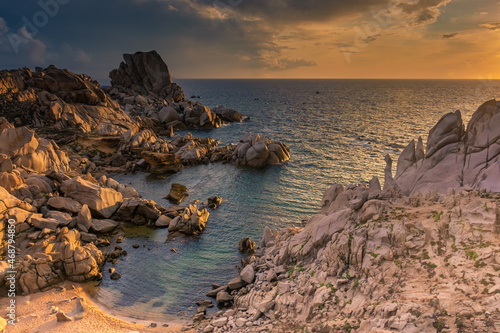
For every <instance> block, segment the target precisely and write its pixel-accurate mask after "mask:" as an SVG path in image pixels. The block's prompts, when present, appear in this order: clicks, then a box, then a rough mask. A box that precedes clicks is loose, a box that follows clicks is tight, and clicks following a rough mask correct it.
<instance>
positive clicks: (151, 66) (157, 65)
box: [109, 51, 184, 102]
mask: <svg viewBox="0 0 500 333" xmlns="http://www.w3.org/2000/svg"><path fill="white" fill-rule="evenodd" d="M123 59H124V60H125V61H124V62H122V63H121V64H120V67H119V68H118V69H114V70H112V71H111V72H110V73H109V77H110V78H111V85H112V86H113V87H116V86H118V87H123V88H127V89H130V90H133V91H135V92H138V93H155V94H156V95H157V96H160V97H163V98H171V99H172V100H174V101H175V102H180V101H183V100H184V93H183V92H182V89H181V88H180V87H179V86H178V85H176V84H175V83H172V78H171V76H170V73H169V71H168V67H167V65H166V64H165V62H164V61H163V59H162V58H161V57H160V55H159V54H158V53H157V52H156V51H150V52H137V53H135V54H124V55H123Z"/></svg>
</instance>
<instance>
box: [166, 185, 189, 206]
mask: <svg viewBox="0 0 500 333" xmlns="http://www.w3.org/2000/svg"><path fill="white" fill-rule="evenodd" d="M187 192H188V189H187V187H186V186H184V185H182V184H176V183H174V184H172V186H171V187H170V192H169V193H168V195H167V196H166V197H165V199H167V200H168V201H170V202H171V203H173V204H176V205H178V204H180V203H181V201H182V200H183V199H184V198H185V197H186V196H187V195H188V194H187Z"/></svg>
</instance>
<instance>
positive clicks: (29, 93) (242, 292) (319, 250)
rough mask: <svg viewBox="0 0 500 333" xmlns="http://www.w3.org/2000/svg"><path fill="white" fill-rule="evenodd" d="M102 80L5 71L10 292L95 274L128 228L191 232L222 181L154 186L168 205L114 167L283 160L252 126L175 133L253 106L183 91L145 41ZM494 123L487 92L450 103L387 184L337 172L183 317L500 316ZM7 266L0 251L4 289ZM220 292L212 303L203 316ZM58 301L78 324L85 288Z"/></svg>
mask: <svg viewBox="0 0 500 333" xmlns="http://www.w3.org/2000/svg"><path fill="white" fill-rule="evenodd" d="M110 78H111V83H112V86H111V87H101V86H100V84H99V83H98V82H97V81H95V80H93V79H92V78H90V77H88V76H86V75H83V74H75V73H72V72H70V71H69V70H66V69H58V68H57V67H55V66H49V67H48V68H45V69H42V68H37V69H35V71H32V70H31V69H29V68H23V69H18V70H10V71H1V72H0V116H1V118H0V196H1V199H0V214H2V221H3V223H2V224H1V225H0V238H1V239H2V243H1V244H2V246H1V249H0V253H1V254H2V255H3V258H8V256H7V254H8V239H9V237H11V235H12V233H9V230H10V229H9V226H10V225H11V224H12V225H13V228H14V229H15V230H14V231H15V235H14V236H12V237H13V239H14V240H15V244H16V263H15V268H16V272H17V275H16V277H15V284H16V288H15V289H16V291H17V293H18V294H22V295H29V294H33V293H36V292H41V291H46V290H50V289H51V288H53V287H54V286H57V285H60V284H61V283H63V282H64V281H71V282H78V283H86V282H88V281H95V280H100V279H102V276H103V274H107V272H103V269H102V268H103V265H104V263H105V262H110V263H112V264H116V263H117V262H118V260H119V259H120V258H121V257H123V256H127V255H133V254H132V253H127V251H124V250H123V248H122V247H121V246H120V242H121V241H122V240H123V237H124V233H123V231H122V226H124V225H126V224H132V225H148V226H151V227H154V228H168V231H169V237H178V236H182V237H183V236H192V235H198V236H199V235H201V234H202V232H203V230H204V229H205V226H206V224H207V223H210V222H209V218H210V211H211V210H213V209H217V207H218V206H219V205H221V203H222V202H223V201H222V198H219V197H217V193H214V196H213V197H210V198H189V197H188V196H186V194H187V192H188V189H186V188H185V187H184V188H183V187H182V184H175V185H176V186H175V187H174V186H173V187H172V189H171V191H170V193H165V195H167V194H168V196H167V198H168V199H169V200H170V201H171V202H172V203H173V204H174V205H173V206H170V207H163V206H161V205H159V204H158V203H156V202H154V201H152V200H148V199H145V198H141V196H140V195H139V193H138V192H137V191H136V190H135V189H134V188H133V187H131V186H129V185H126V184H120V183H118V182H117V181H115V180H114V179H112V178H109V177H108V176H107V175H108V174H109V173H127V172H136V171H145V172H149V173H151V174H153V175H156V176H162V175H164V174H169V173H175V172H178V171H179V170H181V169H182V168H185V167H190V166H192V165H197V164H208V163H232V164H234V166H235V167H243V168H264V167H267V166H273V165H279V164H281V163H283V162H286V161H287V160H289V159H290V154H291V152H290V150H289V149H288V147H287V146H286V145H285V144H284V143H282V142H278V141H273V140H272V139H270V138H266V137H265V136H263V135H260V134H255V133H248V134H246V135H244V136H243V137H242V138H241V139H240V140H239V142H238V143H237V144H235V145H229V146H224V147H219V142H218V141H215V140H213V139H211V138H210V137H206V138H204V139H199V138H194V137H193V136H192V134H191V133H187V134H185V135H183V136H180V135H179V134H176V133H175V131H185V130H210V129H214V128H217V127H219V126H220V125H221V124H223V123H230V122H241V121H245V120H248V118H246V117H245V116H244V115H242V114H241V113H239V112H238V111H236V110H232V109H230V108H226V107H223V106H220V107H216V108H214V109H210V108H208V107H206V106H203V105H202V104H201V103H198V102H196V103H195V102H192V101H190V100H188V99H186V98H185V96H184V93H183V91H182V89H181V88H180V87H179V86H178V85H177V84H175V83H173V82H172V79H171V76H170V73H169V70H168V67H167V65H166V64H165V63H164V62H163V60H162V59H161V57H160V56H159V55H158V53H157V52H155V51H151V52H138V53H136V54H126V55H124V62H122V63H121V64H120V65H119V67H118V68H117V69H115V70H113V71H111V73H110ZM499 119H500V103H499V102H496V101H489V102H486V103H485V104H483V105H481V106H480V107H479V109H478V110H477V111H476V112H475V114H474V115H473V116H472V118H471V120H470V122H469V124H468V125H467V128H465V126H464V124H463V123H462V120H461V116H460V113H459V112H455V113H449V114H446V115H445V116H443V118H442V119H441V120H440V121H439V122H438V123H437V124H436V126H434V128H433V129H431V131H430V132H429V137H428V139H427V146H426V147H425V149H424V146H423V140H422V139H421V138H420V139H419V140H418V143H417V144H415V142H414V141H412V142H410V144H409V145H408V146H407V147H406V148H405V149H404V151H403V152H402V154H401V155H400V157H399V160H398V163H397V171H396V174H395V176H394V177H393V175H392V160H391V159H390V157H389V156H387V158H386V162H387V167H386V172H385V180H384V186H383V187H382V186H381V184H380V182H379V180H378V179H377V178H376V177H374V178H373V179H372V180H371V181H370V182H369V184H351V185H347V186H343V185H341V184H334V185H332V186H331V187H330V188H329V189H328V190H327V191H326V192H325V193H324V195H323V199H322V202H321V206H320V207H319V211H318V214H317V215H314V216H313V217H311V218H310V219H309V220H308V222H307V224H306V225H305V227H303V228H298V227H297V228H285V229H282V230H271V229H269V228H267V227H266V229H265V230H264V233H263V236H262V239H261V240H260V242H257V244H255V243H254V242H253V241H252V240H250V239H248V238H244V239H242V241H241V242H240V244H239V248H240V251H241V252H244V253H246V254H247V255H248V256H247V257H246V259H245V260H244V261H243V262H242V267H241V270H240V272H239V273H238V274H236V272H235V278H234V279H232V280H231V281H228V283H227V285H224V286H215V285H214V289H213V290H207V297H208V298H212V299H214V300H215V302H213V301H212V300H211V299H204V300H200V301H199V302H198V303H197V305H198V309H197V311H196V312H197V313H196V315H195V316H194V318H193V323H192V324H189V325H186V326H184V328H183V329H184V330H191V331H196V332H263V331H271V332H294V331H298V332H337V331H338V332H346V331H349V332H350V331H352V332H373V333H375V332H386V331H387V332H389V331H404V332H423V331H425V332H441V331H447V332H473V331H474V329H479V330H482V329H483V328H484V329H486V328H489V327H496V329H500V326H499V325H500V324H498V323H499V320H500V312H499V309H500V289H499V287H498V286H499V285H500V278H499V273H498V272H499V271H500V247H499V237H500V206H499V204H498V202H499V199H500V197H499V196H498V193H497V192H498V186H499V185H498V184H500V171H499V170H500V149H499V147H500V141H499V140H500V134H499V133H500V127H499V125H498V124H499V121H498V120H499ZM186 197H187V198H189V202H188V200H187V199H186ZM198 199H202V200H205V201H203V202H199V201H198ZM9 221H14V222H13V223H10V222H9ZM201 237H202V236H201ZM235 245H237V244H235ZM172 250H175V249H172ZM9 270H10V265H9V262H8V261H6V260H3V261H0V293H1V294H2V295H3V294H6V293H7V290H8V286H9V282H8V279H7V278H8V271H9ZM112 270H113V271H112V272H111V271H110V272H109V273H110V274H112V275H113V276H112V278H113V279H119V278H120V272H118V271H117V270H115V269H114V268H112ZM122 274H123V272H122ZM214 303H215V304H217V305H219V306H220V307H221V310H220V311H218V312H216V313H215V314H214V315H213V316H208V317H207V312H206V310H207V308H209V307H212V306H214ZM56 312H57V313H56V317H57V320H58V321H78V320H81V319H82V318H83V317H85V316H86V315H87V313H88V310H87V307H86V306H85V302H84V301H82V300H79V301H78V303H77V304H75V308H74V310H73V311H71V312H69V313H64V312H62V311H56ZM1 325H2V323H1V322H0V330H1V329H2V326H1ZM492 325H493V326H492ZM495 325H496V326H495Z"/></svg>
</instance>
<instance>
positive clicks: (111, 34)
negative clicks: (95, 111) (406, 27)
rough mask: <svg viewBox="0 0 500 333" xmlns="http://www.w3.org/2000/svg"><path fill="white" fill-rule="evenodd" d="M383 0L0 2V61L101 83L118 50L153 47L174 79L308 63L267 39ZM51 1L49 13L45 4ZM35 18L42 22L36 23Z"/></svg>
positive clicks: (365, 9)
mask: <svg viewBox="0 0 500 333" xmlns="http://www.w3.org/2000/svg"><path fill="white" fill-rule="evenodd" d="M389 1H390V0H353V1H344V0H333V1H320V0H312V1H298V0H276V1H264V0H215V1H212V0H171V1H160V0H107V1H97V0H87V1H77V0H41V1H36V0H24V1H3V2H2V3H1V4H0V18H2V19H3V20H4V21H3V20H2V22H0V65H2V66H1V67H3V68H5V67H8V68H17V67H23V66H26V65H28V66H30V67H34V66H47V65H49V64H51V63H53V64H56V65H57V66H59V67H67V68H70V69H72V70H74V71H79V72H87V73H89V74H91V75H93V76H95V77H96V78H97V79H99V80H101V81H102V80H104V81H107V75H108V72H109V71H110V70H111V69H113V68H116V67H117V66H118V65H119V63H120V61H121V60H122V59H121V55H122V53H130V52H136V51H139V50H142V51H147V50H151V49H157V50H158V51H159V52H160V54H161V55H162V56H163V57H164V58H165V60H166V62H167V63H168V65H169V66H170V68H171V69H172V72H173V75H174V76H175V75H176V73H189V74H188V75H191V76H193V75H196V73H194V74H193V72H196V70H198V69H199V70H200V71H202V69H204V68H209V69H212V71H215V69H217V68H220V72H218V73H216V74H214V73H213V72H210V73H211V74H210V75H216V76H219V77H224V76H226V75H227V73H228V72H230V71H231V70H232V69H234V68H256V69H259V68H261V69H269V70H286V69H292V68H297V67H303V66H314V65H315V62H314V61H312V60H310V59H295V58H293V57H290V56H289V55H287V54H286V50H285V49H283V48H280V47H277V46H276V44H274V41H276V40H277V39H278V34H279V33H280V32H281V31H282V29H284V28H286V27H295V26H298V25H300V24H303V23H307V22H312V21H315V22H318V21H326V20H330V19H335V18H341V17H344V16H346V15H353V14H363V13H366V12H369V10H370V9H372V8H374V6H376V5H384V4H388V3H389ZM40 3H42V4H43V5H42V6H41V5H40ZM54 4H56V5H58V8H57V10H55V7H54V6H52V7H50V5H54ZM47 8H48V9H49V11H50V10H52V13H49V12H48V11H47ZM51 8H52V9H51ZM40 13H45V16H46V17H47V21H46V22H43V20H40V18H43V17H42V16H43V15H39V14H40ZM52 14H53V15H52ZM37 15H38V16H37ZM37 19H38V21H37ZM26 22H28V24H27V23H26ZM2 23H3V24H2ZM35 23H43V24H42V25H41V26H38V27H37V26H36V24H35ZM33 27H35V29H33ZM12 34H16V35H18V36H21V37H24V41H25V42H23V43H22V44H19V45H17V50H14V48H13V45H12V42H11V40H9V38H8V36H12ZM16 51H17V52H16Z"/></svg>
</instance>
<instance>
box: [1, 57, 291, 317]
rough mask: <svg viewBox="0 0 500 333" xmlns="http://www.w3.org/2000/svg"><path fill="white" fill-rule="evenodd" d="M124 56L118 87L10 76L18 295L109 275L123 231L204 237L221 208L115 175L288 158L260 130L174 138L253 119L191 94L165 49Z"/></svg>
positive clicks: (27, 73) (4, 202)
mask: <svg viewBox="0 0 500 333" xmlns="http://www.w3.org/2000/svg"><path fill="white" fill-rule="evenodd" d="M124 59H125V62H124V63H122V64H120V67H119V69H117V70H114V71H112V72H111V73H110V76H111V79H112V84H113V86H112V87H108V88H103V87H101V86H100V85H99V83H98V82H97V81H94V80H92V79H91V78H90V77H88V76H86V75H82V74H75V73H72V72H70V71H69V70H66V69H58V68H57V67H55V66H49V67H47V68H45V69H42V68H36V70H35V71H32V70H31V69H29V68H23V69H18V70H10V71H7V70H5V71H1V72H0V115H1V117H0V142H1V144H0V195H1V200H0V201H1V205H0V213H1V214H2V224H1V226H0V238H1V239H2V243H1V249H0V253H1V254H2V258H5V259H7V258H8V255H7V254H8V245H9V243H8V241H7V240H8V239H9V238H12V240H13V243H15V245H16V246H15V258H16V260H15V264H14V266H13V267H15V271H16V272H17V274H16V276H15V286H16V288H15V290H16V292H17V293H18V294H19V295H29V294H32V293H36V292H40V291H45V290H48V289H50V288H52V287H53V286H56V285H58V284H60V283H62V282H64V281H72V282H79V283H84V282H88V281H93V280H100V279H102V275H103V273H104V272H103V271H102V267H103V265H104V263H105V262H111V263H113V264H115V263H117V261H118V259H119V258H120V257H122V256H125V255H127V252H126V251H123V249H122V248H121V246H120V245H118V244H119V243H120V242H121V239H123V232H122V231H121V229H122V225H124V224H132V225H149V226H151V227H157V228H168V230H169V237H176V236H189V235H197V234H200V233H201V232H202V231H203V229H204V228H205V225H206V223H207V222H208V218H209V210H210V209H216V208H217V206H218V205H220V203H221V201H222V200H221V198H218V197H217V196H213V197H211V198H208V200H207V201H208V203H207V202H203V203H199V204H198V203H197V202H198V201H199V200H195V201H193V203H191V204H189V203H182V204H181V205H180V206H172V207H169V208H168V209H167V208H165V207H162V206H161V205H159V204H157V203H156V202H154V201H152V200H147V199H143V198H141V197H140V195H139V194H138V193H137V191H136V190H135V189H134V188H133V187H131V186H129V185H125V184H119V183H118V182H116V181H115V180H114V179H112V178H108V177H107V176H106V174H109V173H111V172H114V173H127V172H135V171H139V170H141V171H146V172H150V173H152V174H157V175H159V176H162V175H165V174H169V173H174V172H177V171H179V170H180V169H181V168H183V167H189V166H191V165H196V164H201V163H205V164H208V163H217V162H222V163H233V164H234V165H235V166H243V165H247V166H248V167H256V168H262V167H265V166H266V165H276V164H279V163H281V162H284V161H286V160H288V159H289V157H290V151H289V149H288V148H287V147H286V146H285V145H284V144H283V143H280V142H273V141H271V140H270V139H268V138H265V137H263V136H261V135H259V134H250V133H248V134H247V135H246V136H245V137H244V138H242V140H241V142H240V144H238V145H237V146H235V147H233V146H226V147H218V142H217V141H214V140H212V139H211V138H209V137H207V138H205V139H195V138H193V136H192V135H191V133H187V134H186V135H184V136H182V137H181V136H179V135H178V134H174V131H177V130H187V129H194V130H197V129H202V130H209V129H212V128H217V127H219V126H220V125H221V124H223V123H228V122H234V121H237V122H241V121H243V120H247V118H245V116H243V115H242V114H240V113H239V112H237V111H235V110H232V109H229V108H225V107H222V106H220V107H217V108H215V109H214V110H211V109H209V108H208V107H206V106H203V105H201V104H200V103H193V102H191V101H190V100H187V99H185V98H184V93H183V92H182V89H181V88H180V87H179V86H178V85H176V84H175V83H173V82H172V81H171V78H170V74H169V72H168V68H167V66H166V64H165V63H164V62H163V60H162V59H161V57H160V56H159V55H158V54H157V53H156V52H155V51H151V52H146V53H143V52H138V53H136V54H133V55H124ZM111 96H113V97H111ZM241 146H244V147H241ZM236 148H237V149H238V150H237V151H236ZM180 201H182V200H180ZM180 201H179V202H178V203H179V204H180ZM9 221H13V223H9ZM9 226H11V229H12V232H9V230H11V229H9ZM112 243H113V244H112ZM0 265H1V267H0V292H1V293H2V295H7V293H8V292H7V291H8V285H9V283H7V282H8V280H7V278H8V274H9V273H8V272H9V271H11V266H10V264H9V262H8V261H7V260H3V261H1V262H0ZM119 277H120V274H119V273H118V272H115V271H113V272H112V278H115V279H118V278H119ZM77 309H80V310H81V309H82V305H81V304H80V303H79V305H78V306H77ZM75 311H76V310H75ZM80 312H81V311H80ZM57 317H58V319H59V318H61V320H62V321H66V320H76V319H80V318H78V316H77V317H75V316H69V317H68V316H66V315H64V314H58V316H57ZM68 318H69V319H68ZM75 318H76V319H75ZM2 324H3V322H2Z"/></svg>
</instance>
